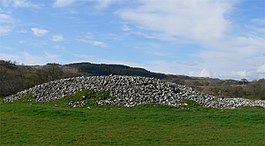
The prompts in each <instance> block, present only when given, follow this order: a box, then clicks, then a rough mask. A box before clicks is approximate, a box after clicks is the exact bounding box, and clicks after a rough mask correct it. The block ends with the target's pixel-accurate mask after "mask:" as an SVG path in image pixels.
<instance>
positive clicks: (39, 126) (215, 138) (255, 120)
mask: <svg viewBox="0 0 265 146" xmlns="http://www.w3.org/2000/svg"><path fill="white" fill-rule="evenodd" d="M73 98H74V97H72V99H73ZM63 101H66V99H63V100H58V101H55V102H50V103H36V102H22V101H19V102H14V103H4V104H3V103H2V104H0V136H1V137H0V145H159V146H160V145H220V146H224V145H253V146H254V145H255V146H256V145H265V109H264V108H258V107H251V108H250V107H248V108H238V109H206V108H202V107H200V106H198V105H196V104H194V103H192V102H190V103H189V105H188V106H187V107H186V108H185V109H176V108H173V107H167V106H161V105H142V106H138V107H134V108H124V107H117V106H95V105H91V109H90V110H88V109H87V108H72V107H67V106H66V105H65V104H62V103H63Z"/></svg>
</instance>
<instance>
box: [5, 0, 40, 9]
mask: <svg viewBox="0 0 265 146" xmlns="http://www.w3.org/2000/svg"><path fill="white" fill-rule="evenodd" d="M2 4H3V5H4V6H5V7H9V6H12V7H15V8H29V7H31V8H37V7H38V5H36V4H33V3H31V2H29V1H28V0H2Z"/></svg>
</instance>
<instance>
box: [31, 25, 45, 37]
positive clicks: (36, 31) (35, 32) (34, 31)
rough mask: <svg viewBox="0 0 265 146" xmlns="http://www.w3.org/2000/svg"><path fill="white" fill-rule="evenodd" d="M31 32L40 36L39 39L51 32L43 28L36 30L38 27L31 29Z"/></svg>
mask: <svg viewBox="0 0 265 146" xmlns="http://www.w3.org/2000/svg"><path fill="white" fill-rule="evenodd" d="M31 31H32V32H33V34H34V35H35V36H38V37H41V36H44V35H46V34H47V33H48V32H49V31H48V30H46V29H41V28H36V27H34V28H31Z"/></svg>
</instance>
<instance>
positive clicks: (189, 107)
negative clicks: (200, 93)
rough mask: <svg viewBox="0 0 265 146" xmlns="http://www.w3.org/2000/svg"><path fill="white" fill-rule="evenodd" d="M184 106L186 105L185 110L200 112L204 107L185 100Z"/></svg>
mask: <svg viewBox="0 0 265 146" xmlns="http://www.w3.org/2000/svg"><path fill="white" fill-rule="evenodd" d="M182 105H184V106H183V107H184V109H186V110H200V109H203V108H204V107H203V106H201V105H200V104H198V103H197V102H195V101H192V100H188V99H185V100H183V101H182Z"/></svg>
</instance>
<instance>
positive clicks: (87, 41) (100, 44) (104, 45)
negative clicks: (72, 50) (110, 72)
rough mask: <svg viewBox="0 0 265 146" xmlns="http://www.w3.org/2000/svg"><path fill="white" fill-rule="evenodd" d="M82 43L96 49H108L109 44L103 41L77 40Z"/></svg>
mask: <svg viewBox="0 0 265 146" xmlns="http://www.w3.org/2000/svg"><path fill="white" fill-rule="evenodd" d="M77 40H78V41H80V42H83V43H87V44H90V45H92V46H96V47H107V46H108V44H107V43H105V42H102V41H97V40H91V39H77Z"/></svg>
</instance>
